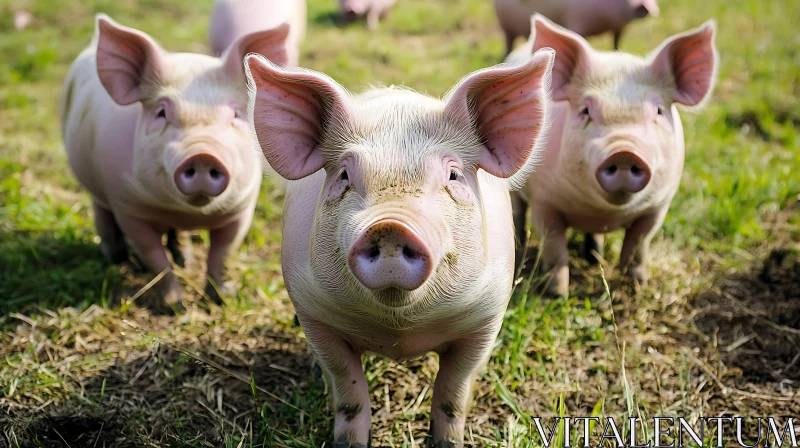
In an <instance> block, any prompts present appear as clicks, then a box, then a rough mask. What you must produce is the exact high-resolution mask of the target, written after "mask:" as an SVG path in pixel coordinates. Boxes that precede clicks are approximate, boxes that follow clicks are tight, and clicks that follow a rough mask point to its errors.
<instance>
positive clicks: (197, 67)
mask: <svg viewBox="0 0 800 448" xmlns="http://www.w3.org/2000/svg"><path fill="white" fill-rule="evenodd" d="M284 28H286V29H284ZM284 28H280V29H276V30H270V31H268V32H261V33H254V34H252V35H249V36H245V37H244V38H242V39H240V40H239V41H238V42H237V43H234V46H233V47H232V48H231V49H230V50H229V52H228V53H227V54H226V55H225V56H223V58H222V59H219V58H213V57H209V56H203V55H198V54H190V53H167V52H165V51H163V50H161V49H160V48H159V47H158V46H157V45H156V44H155V42H154V41H152V39H150V38H149V36H147V35H145V34H144V33H141V32H139V31H136V30H132V29H129V28H124V27H121V26H119V25H116V24H114V23H113V22H111V21H110V20H107V19H105V18H101V19H99V21H98V29H99V37H98V53H97V63H98V74H99V76H100V79H101V81H102V82H103V85H104V86H105V87H106V90H107V91H108V92H109V94H110V95H111V96H112V98H113V99H114V100H115V101H116V102H117V103H119V104H122V105H125V104H130V103H133V102H138V103H139V104H140V105H141V108H140V113H139V117H138V121H137V123H136V131H135V136H134V144H133V147H134V154H133V176H132V178H131V179H129V182H130V184H131V187H132V190H133V191H134V192H135V193H136V194H137V196H139V198H140V199H141V200H143V201H145V202H146V203H150V204H152V205H156V206H159V207H166V208H170V209H175V210H179V211H185V212H189V213H203V214H219V213H226V212H233V211H235V209H236V207H241V206H244V201H245V200H246V199H248V198H250V197H251V196H252V193H253V192H254V191H255V189H257V188H258V186H259V184H260V162H259V157H258V156H257V152H255V151H254V150H253V135H252V129H251V127H250V125H249V123H248V121H247V116H246V105H247V87H246V83H245V79H244V72H243V68H242V67H240V65H241V59H242V58H243V52H245V51H249V50H256V49H259V48H264V47H269V46H276V45H277V46H278V47H279V48H283V47H282V46H281V42H282V41H283V39H285V31H287V30H288V28H287V27H284ZM264 43H267V45H263V44H264ZM278 53H279V51H274V52H273V54H274V55H276V56H278V57H279V58H280V57H281V56H282V55H283V54H285V51H284V52H283V53H281V54H278ZM125 57H127V58H125ZM131 60H133V61H134V62H133V63H132V62H131Z"/></svg>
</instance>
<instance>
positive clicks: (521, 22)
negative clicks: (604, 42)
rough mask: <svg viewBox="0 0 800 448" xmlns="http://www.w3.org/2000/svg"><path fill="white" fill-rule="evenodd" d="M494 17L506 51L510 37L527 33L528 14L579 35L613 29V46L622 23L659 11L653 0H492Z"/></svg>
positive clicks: (511, 38)
mask: <svg viewBox="0 0 800 448" xmlns="http://www.w3.org/2000/svg"><path fill="white" fill-rule="evenodd" d="M494 9H495V12H497V19H498V20H499V21H500V26H501V27H502V28H503V32H504V33H505V35H506V54H509V53H511V50H512V49H513V46H514V39H516V38H518V37H528V36H529V35H530V34H531V16H532V15H533V14H535V13H539V14H541V15H543V16H545V17H547V18H548V19H550V20H552V21H554V22H556V23H558V24H559V25H561V26H564V27H566V28H567V29H569V30H572V31H574V32H576V33H578V34H580V35H581V36H594V35H596V34H602V33H605V32H607V31H611V32H613V33H614V49H615V50H616V49H618V48H619V40H620V37H621V36H622V30H623V29H624V28H625V26H626V25H627V24H628V23H630V22H631V21H633V20H635V19H641V18H643V17H647V16H648V15H651V16H657V15H658V13H659V9H658V2H657V0H494Z"/></svg>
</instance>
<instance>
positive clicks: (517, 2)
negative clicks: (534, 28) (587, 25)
mask: <svg viewBox="0 0 800 448" xmlns="http://www.w3.org/2000/svg"><path fill="white" fill-rule="evenodd" d="M567 3H568V0H495V2H494V7H495V11H496V12H497V19H498V20H499V21H500V26H501V27H502V28H503V30H505V31H506V33H510V34H513V35H514V36H523V37H526V38H527V37H528V36H529V35H530V34H531V16H532V15H533V14H535V13H537V12H538V13H539V14H542V15H544V16H545V17H547V18H548V19H550V20H552V21H554V22H556V23H563V21H564V15H565V11H566V9H567Z"/></svg>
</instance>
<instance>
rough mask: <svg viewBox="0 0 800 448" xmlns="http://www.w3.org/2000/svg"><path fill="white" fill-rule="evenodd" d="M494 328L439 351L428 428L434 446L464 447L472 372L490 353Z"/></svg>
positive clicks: (473, 375) (473, 377)
mask: <svg viewBox="0 0 800 448" xmlns="http://www.w3.org/2000/svg"><path fill="white" fill-rule="evenodd" d="M496 333H497V332H496V331H495V332H491V334H490V335H487V336H486V337H482V338H480V339H477V340H469V341H458V342H454V343H452V344H450V346H449V347H448V348H447V350H445V351H443V352H441V353H439V373H438V374H437V375H436V382H435V383H434V386H433V400H432V403H431V431H432V433H433V434H432V436H433V447H434V448H461V447H463V446H464V424H465V421H466V420H465V419H466V415H467V411H468V407H469V404H470V396H471V389H472V383H473V381H474V379H475V374H476V373H477V371H478V369H479V368H480V367H481V365H483V363H484V362H485V361H486V359H487V358H488V357H489V355H490V354H491V352H492V344H493V343H494V339H495V336H496Z"/></svg>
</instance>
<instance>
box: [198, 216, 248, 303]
mask: <svg viewBox="0 0 800 448" xmlns="http://www.w3.org/2000/svg"><path fill="white" fill-rule="evenodd" d="M252 220H253V214H252V213H245V214H244V215H243V216H242V217H240V218H239V219H237V220H235V221H233V222H231V223H229V224H226V225H225V226H223V227H220V228H218V229H212V230H211V231H210V232H209V240H210V242H211V244H210V246H209V249H208V264H207V266H208V280H209V281H208V283H207V284H206V294H207V295H208V296H209V297H210V298H211V300H213V301H214V302H216V303H221V302H222V300H221V297H220V294H219V293H220V290H222V292H223V293H226V294H229V293H234V289H233V287H232V286H231V285H230V284H227V285H226V284H225V276H224V272H223V271H224V269H225V257H226V256H227V255H228V252H230V250H231V249H234V250H235V249H236V248H238V247H239V246H240V245H241V244H242V241H243V240H244V237H245V236H246V235H247V231H248V230H249V229H250V222H251V221H252ZM212 282H213V283H212ZM215 286H216V287H215Z"/></svg>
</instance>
